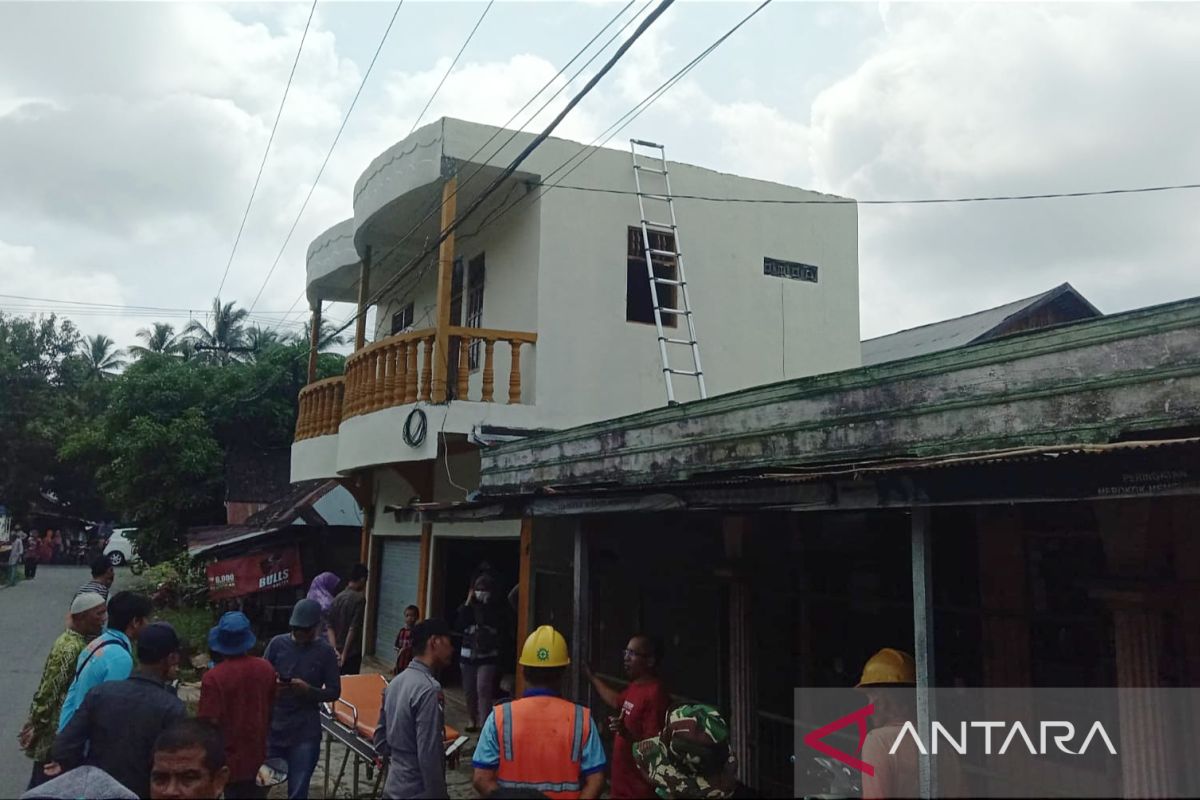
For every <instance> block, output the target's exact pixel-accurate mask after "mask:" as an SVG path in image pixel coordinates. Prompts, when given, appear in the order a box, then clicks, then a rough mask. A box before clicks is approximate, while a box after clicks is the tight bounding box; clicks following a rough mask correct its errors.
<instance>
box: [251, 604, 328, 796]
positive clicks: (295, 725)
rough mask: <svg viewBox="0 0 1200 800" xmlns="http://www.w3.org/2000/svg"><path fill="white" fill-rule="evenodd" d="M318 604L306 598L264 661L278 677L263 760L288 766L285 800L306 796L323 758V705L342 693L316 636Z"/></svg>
mask: <svg viewBox="0 0 1200 800" xmlns="http://www.w3.org/2000/svg"><path fill="white" fill-rule="evenodd" d="M320 623H321V604H320V603H318V602H317V601H316V600H309V599H307V598H305V599H304V600H301V601H300V602H298V603H296V605H295V607H294V608H293V609H292V618H291V621H290V624H291V628H292V632H291V633H282V634H280V635H279V636H276V637H275V638H274V639H272V640H271V641H270V643H269V644H268V645H267V650H266V652H265V653H263V657H264V658H266V659H267V661H269V662H271V666H273V667H274V668H275V671H276V672H277V673H278V674H279V678H278V683H279V685H278V687H277V691H276V695H275V707H274V709H273V711H272V714H271V733H270V736H269V737H268V738H267V755H268V756H269V757H270V758H282V759H284V760H285V761H287V763H288V798H289V800H299V798H303V797H308V784H309V781H311V780H312V774H313V771H314V770H316V768H317V760H318V759H319V758H320V755H321V711H320V707H321V703H332V702H333V701H334V700H336V699H338V697H339V696H341V694H342V680H341V678H340V677H339V675H338V658H337V653H335V652H334V651H333V647H332V646H330V644H329V642H328V641H327V640H326V639H325V638H324V637H320V638H318V636H317V626H318V625H319V624H320Z"/></svg>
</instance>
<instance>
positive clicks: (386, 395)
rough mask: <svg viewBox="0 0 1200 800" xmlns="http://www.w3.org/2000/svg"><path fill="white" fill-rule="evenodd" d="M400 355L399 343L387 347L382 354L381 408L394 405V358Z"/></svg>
mask: <svg viewBox="0 0 1200 800" xmlns="http://www.w3.org/2000/svg"><path fill="white" fill-rule="evenodd" d="M399 354H400V344H399V342H393V343H392V344H390V345H388V346H387V349H386V350H385V351H384V354H383V373H384V381H383V407H384V408H391V407H392V406H394V405H396V357H397V356H398V355H399Z"/></svg>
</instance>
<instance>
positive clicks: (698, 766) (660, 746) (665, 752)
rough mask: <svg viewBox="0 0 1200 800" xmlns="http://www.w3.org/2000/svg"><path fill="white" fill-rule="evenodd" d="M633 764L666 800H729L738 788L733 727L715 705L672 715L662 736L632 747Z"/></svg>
mask: <svg viewBox="0 0 1200 800" xmlns="http://www.w3.org/2000/svg"><path fill="white" fill-rule="evenodd" d="M633 760H634V762H635V763H636V764H637V766H638V769H639V770H641V772H642V774H643V775H645V776H646V780H648V781H650V785H651V786H653V787H654V791H655V793H656V794H657V795H658V796H659V797H662V798H674V797H696V798H727V797H732V796H733V791H734V788H735V786H736V785H737V782H736V780H735V779H734V773H735V772H736V768H737V762H736V760H735V758H734V756H733V754H732V753H731V752H729V725H727V724H726V722H725V720H724V719H723V718H722V717H721V715H720V713H718V712H717V710H716V709H715V708H713V707H712V706H705V705H700V704H685V705H681V706H676V707H675V708H673V709H671V710H670V711H668V712H667V719H666V725H665V726H664V727H663V729H662V733H660V734H659V735H658V736H656V737H654V738H652V739H645V740H643V741H641V742H638V743H637V744H635V745H634V746H633Z"/></svg>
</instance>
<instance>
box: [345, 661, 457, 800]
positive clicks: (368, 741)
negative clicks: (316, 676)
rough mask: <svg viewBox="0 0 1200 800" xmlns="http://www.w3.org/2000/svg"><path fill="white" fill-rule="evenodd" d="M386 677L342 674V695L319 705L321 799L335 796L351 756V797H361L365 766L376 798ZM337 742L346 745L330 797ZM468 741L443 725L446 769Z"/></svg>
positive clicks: (384, 770)
mask: <svg viewBox="0 0 1200 800" xmlns="http://www.w3.org/2000/svg"><path fill="white" fill-rule="evenodd" d="M387 685H388V681H387V678H385V677H383V676H382V675H343V676H342V695H341V697H339V698H338V699H337V700H334V701H333V702H332V703H322V704H321V728H322V729H323V730H324V732H325V783H324V788H325V792H324V795H323V796H324V797H334V796H335V794H336V792H337V790H338V787H339V786H340V785H341V782H342V779H343V778H344V777H345V774H346V766H347V764H348V762H349V760H350V758H352V757H353V759H354V773H353V777H352V780H353V785H352V789H353V796H354V797H360V795H359V791H358V786H359V774H360V771H361V770H362V768H363V767H364V766H365V767H366V779H367V780H368V781H373V786H372V789H371V794H370V795H368V797H371V798H376V797H379V790H380V788H381V787H382V786H383V781H384V778H385V776H386V774H387V765H386V764H384V763H383V762H382V761H381V759H380V758H379V754H378V753H377V752H376V750H375V744H374V741H373V740H374V737H375V728H376V727H378V726H379V713H380V711H381V710H382V709H383V690H384V689H386V688H387ZM334 741H337V742H339V743H341V744H342V745H344V746H345V748H346V752H345V753H344V754H343V755H342V763H341V766H340V767H339V768H338V774H337V777H336V779H335V780H334V783H333V792H334V793H335V794H330V788H329V776H330V773H331V772H332V771H333V770H332V769H331V767H332V763H331V762H332V758H333V743H334ZM467 741H468V739H467V737H466V736H462V735H460V734H459V732H458V731H457V730H455V729H454V728H452V727H450V726H449V725H447V726H445V730H444V733H443V744H444V745H445V748H446V762H447V764H446V766H447V767H448V768H450V769H453V768H454V767H456V766H458V760H459V755H460V753H461V750H462V746H463V745H464V744H466V743H467Z"/></svg>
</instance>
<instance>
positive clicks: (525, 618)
mask: <svg viewBox="0 0 1200 800" xmlns="http://www.w3.org/2000/svg"><path fill="white" fill-rule="evenodd" d="M532 554H533V517H522V518H521V556H520V557H521V561H520V571H519V573H518V577H517V585H518V586H519V587H520V588H519V589H518V590H517V654H518V655H519V654H520V652H521V647H522V646H523V645H524V644H525V640H526V639H527V638H528V637H529V633H530V631H529V613H530V612H529V609H530V605H531V601H532V599H533V598H532V596H531V595H532V594H533V563H532V561H531V558H532ZM515 691H516V695H517V697H521V696H522V695H523V694H525V674H524V671H523V670H522V669H521V667H520V665H518V666H517V686H516V690H515Z"/></svg>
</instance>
